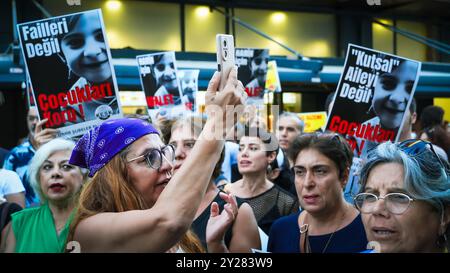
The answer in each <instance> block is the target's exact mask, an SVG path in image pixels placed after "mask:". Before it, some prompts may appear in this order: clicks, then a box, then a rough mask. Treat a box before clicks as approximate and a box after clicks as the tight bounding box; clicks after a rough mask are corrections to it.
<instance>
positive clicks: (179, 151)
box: [175, 144, 186, 161]
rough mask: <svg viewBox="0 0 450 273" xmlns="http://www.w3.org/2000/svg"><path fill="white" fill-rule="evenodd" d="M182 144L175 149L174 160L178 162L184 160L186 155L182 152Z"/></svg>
mask: <svg viewBox="0 0 450 273" xmlns="http://www.w3.org/2000/svg"><path fill="white" fill-rule="evenodd" d="M181 147H182V144H179V145H177V146H176V148H175V160H177V161H180V160H184V159H185V158H186V153H185V152H184V150H183V148H181Z"/></svg>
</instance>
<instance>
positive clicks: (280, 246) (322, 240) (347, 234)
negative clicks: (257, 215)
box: [267, 213, 367, 253]
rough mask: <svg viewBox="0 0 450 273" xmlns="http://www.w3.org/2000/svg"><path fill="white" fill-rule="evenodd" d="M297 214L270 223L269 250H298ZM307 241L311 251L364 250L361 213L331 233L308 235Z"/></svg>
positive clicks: (351, 251) (294, 251)
mask: <svg viewBox="0 0 450 273" xmlns="http://www.w3.org/2000/svg"><path fill="white" fill-rule="evenodd" d="M299 214H300V213H296V214H293V215H289V216H286V217H283V218H280V219H278V220H277V221H276V222H275V223H274V224H273V225H272V229H271V230H270V234H269V243H268V246H267V249H268V251H269V252H275V253H276V252H278V253H299V252H300V229H299V227H298V216H299ZM331 236H333V237H331ZM309 243H310V246H311V251H312V252H313V253H323V252H326V253H359V252H362V251H365V250H366V246H367V238H366V232H365V230H364V225H363V223H362V219H361V215H358V216H357V217H355V219H353V221H352V222H351V223H350V224H348V225H347V226H346V227H343V228H342V229H340V230H337V231H336V232H335V233H334V234H333V235H332V234H331V233H330V234H324V235H314V236H309Z"/></svg>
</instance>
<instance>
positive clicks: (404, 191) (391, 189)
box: [364, 187, 408, 193]
mask: <svg viewBox="0 0 450 273" xmlns="http://www.w3.org/2000/svg"><path fill="white" fill-rule="evenodd" d="M364 190H365V191H371V192H379V190H378V189H373V188H371V187H366V188H365V189H364ZM394 192H395V193H397V192H398V193H408V191H407V190H405V189H403V188H398V187H393V188H388V189H387V193H394Z"/></svg>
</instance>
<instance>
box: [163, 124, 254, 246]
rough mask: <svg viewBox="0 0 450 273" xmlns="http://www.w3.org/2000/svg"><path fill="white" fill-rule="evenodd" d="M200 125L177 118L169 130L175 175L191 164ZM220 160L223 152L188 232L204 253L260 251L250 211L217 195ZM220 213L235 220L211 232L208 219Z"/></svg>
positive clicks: (240, 203) (235, 201) (238, 203)
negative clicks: (205, 250)
mask: <svg viewBox="0 0 450 273" xmlns="http://www.w3.org/2000/svg"><path fill="white" fill-rule="evenodd" d="M203 123H204V119H202V118H200V117H195V116H191V117H184V118H181V119H179V120H177V121H175V122H174V124H173V125H172V126H171V135H170V137H169V139H170V141H169V144H170V145H173V146H174V147H175V173H176V172H177V171H178V169H179V168H180V167H181V166H182V165H183V164H185V163H186V162H188V161H189V160H191V157H190V154H191V153H192V148H193V147H194V145H195V143H196V141H197V139H198V137H199V134H200V132H201V129H202V124H203ZM223 157H224V151H222V156H221V158H220V160H219V162H217V163H216V166H215V167H214V171H213V174H212V176H211V178H210V182H209V185H208V188H207V190H206V193H205V196H204V198H203V199H202V201H201V203H200V207H199V209H198V210H197V213H196V214H195V220H194V222H193V223H192V226H191V228H192V230H193V231H194V232H195V234H196V235H197V236H198V237H199V239H200V240H201V242H202V245H203V246H204V247H205V248H207V249H208V252H251V249H252V248H253V249H260V240H259V234H258V225H257V223H256V219H255V216H254V214H253V211H252V208H251V207H250V206H249V205H248V204H246V203H244V202H243V201H242V200H240V199H238V200H228V196H227V195H225V194H224V193H223V192H221V191H220V190H219V189H218V188H217V186H216V184H215V183H214V181H215V179H216V178H217V177H219V175H220V168H221V165H222V162H223ZM232 199H234V198H232ZM231 206H233V207H234V206H235V208H233V209H232V210H231ZM223 209H225V210H227V209H229V210H230V211H233V210H235V211H236V212H237V215H236V216H235V219H229V220H230V221H228V222H227V223H225V224H224V225H223V227H222V228H220V229H219V230H218V231H216V232H214V231H213V230H215V229H214V228H212V226H211V224H212V223H211V218H214V217H215V215H217V213H218V211H219V210H223ZM231 220H234V221H231Z"/></svg>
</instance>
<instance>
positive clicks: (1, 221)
mask: <svg viewBox="0 0 450 273" xmlns="http://www.w3.org/2000/svg"><path fill="white" fill-rule="evenodd" d="M19 210H22V207H21V206H19V205H18V204H16V203H9V202H3V203H1V204H0V241H1V235H2V230H3V228H4V227H5V226H6V225H8V223H9V221H11V214H13V213H14V212H16V211H19Z"/></svg>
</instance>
